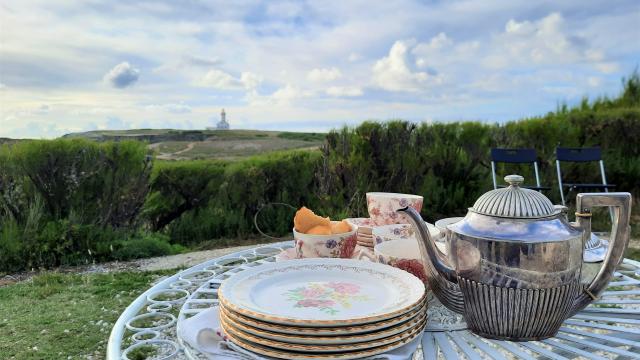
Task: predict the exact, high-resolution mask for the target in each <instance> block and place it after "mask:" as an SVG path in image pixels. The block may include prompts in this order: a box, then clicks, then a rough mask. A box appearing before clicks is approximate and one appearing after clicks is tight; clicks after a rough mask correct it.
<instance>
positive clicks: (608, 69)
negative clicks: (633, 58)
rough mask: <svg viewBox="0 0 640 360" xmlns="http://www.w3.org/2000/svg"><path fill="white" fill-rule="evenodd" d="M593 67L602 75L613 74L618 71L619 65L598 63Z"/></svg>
mask: <svg viewBox="0 0 640 360" xmlns="http://www.w3.org/2000/svg"><path fill="white" fill-rule="evenodd" d="M595 67H596V69H598V71H600V72H601V73H604V74H613V73H615V72H618V71H620V65H618V64H617V63H615V62H599V63H596V64H595Z"/></svg>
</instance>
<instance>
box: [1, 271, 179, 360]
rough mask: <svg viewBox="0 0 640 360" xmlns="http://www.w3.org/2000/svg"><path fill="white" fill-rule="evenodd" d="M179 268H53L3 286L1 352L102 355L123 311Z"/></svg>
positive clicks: (6, 355)
mask: <svg viewBox="0 0 640 360" xmlns="http://www.w3.org/2000/svg"><path fill="white" fill-rule="evenodd" d="M175 272H176V270H163V271H154V272H119V273H109V274H83V275H76V274H61V273H55V272H52V273H45V274H42V275H38V276H35V277H34V278H32V279H31V280H30V281H26V282H22V283H18V284H15V285H10V286H6V287H2V288H0V354H2V355H1V356H0V357H1V358H3V359H104V358H105V356H106V354H105V352H106V345H107V341H108V337H109V333H110V332H111V328H112V327H113V324H114V323H115V321H116V320H117V319H118V316H119V315H120V313H121V312H122V311H123V310H124V309H125V308H126V307H127V305H128V304H129V303H131V301H133V300H134V299H135V298H136V297H137V296H138V295H139V294H141V293H142V292H144V291H145V290H146V289H148V288H149V287H150V286H151V284H152V283H153V282H155V281H157V280H158V278H160V277H161V276H164V275H171V274H174V273H175Z"/></svg>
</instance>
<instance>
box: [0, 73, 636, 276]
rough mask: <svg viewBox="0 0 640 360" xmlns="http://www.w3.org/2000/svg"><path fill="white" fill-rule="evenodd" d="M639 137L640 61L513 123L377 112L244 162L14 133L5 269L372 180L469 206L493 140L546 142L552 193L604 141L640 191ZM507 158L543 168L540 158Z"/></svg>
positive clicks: (441, 210)
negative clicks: (597, 86) (615, 93)
mask: <svg viewBox="0 0 640 360" xmlns="http://www.w3.org/2000/svg"><path fill="white" fill-rule="evenodd" d="M639 138H640V79H639V78H638V76H637V75H636V74H634V76H632V78H631V79H629V80H628V81H627V82H626V83H625V88H624V92H623V93H622V94H621V96H619V97H618V98H616V99H613V100H610V99H599V100H597V101H595V102H593V103H588V102H586V101H585V102H583V103H582V104H581V105H579V106H577V107H576V108H573V109H568V108H566V107H561V108H560V109H558V111H556V112H554V113H550V114H547V115H546V116H542V117H537V118H531V119H525V120H521V121H515V122H510V123H507V124H503V125H501V124H486V123H478V122H461V123H448V124H439V123H438V124H424V123H423V124H414V123H409V122H404V121H391V122H386V123H378V122H365V123H363V124H361V125H360V126H358V127H356V128H343V129H339V130H335V131H331V132H330V133H329V134H327V136H326V141H325V145H324V146H323V147H322V149H321V150H320V151H291V152H282V153H273V154H268V155H263V156H259V157H253V158H248V159H244V160H240V161H236V162H228V161H205V160H196V161H179V162H165V161H151V160H150V157H149V156H148V155H149V154H148V150H147V148H146V144H144V143H140V142H127V141H123V142H119V143H110V142H106V143H96V142H91V141H86V140H77V139H76V140H67V139H60V140H52V141H25V142H17V143H12V144H5V145H3V146H2V147H0V271H3V270H4V271H6V270H16V269H24V268H30V267H40V266H45V267H50V266H57V265H60V264H66V263H82V262H88V261H103V260H108V259H125V258H131V257H138V256H148V255H158V254H163V253H172V252H177V251H181V250H182V249H183V248H182V247H181V245H187V246H191V245H193V244H197V243H199V242H201V241H203V240H210V239H218V238H238V237H247V236H252V235H255V234H257V230H256V227H255V224H254V221H255V220H257V223H258V225H259V226H260V228H261V229H262V231H264V232H265V233H268V234H272V235H285V234H287V233H289V232H290V229H291V223H292V221H291V220H292V217H293V213H294V209H295V208H297V207H299V206H302V205H306V206H308V207H310V208H312V209H314V210H317V211H318V212H320V213H322V214H323V215H329V216H332V217H334V218H341V217H346V216H364V215H365V214H366V206H365V201H364V200H365V193H366V192H368V191H390V192H406V193H414V194H420V195H423V196H424V197H425V203H424V209H423V217H425V218H426V219H428V220H431V221H433V220H435V219H438V218H441V217H446V216H454V215H463V214H464V213H465V212H466V209H467V207H469V206H471V205H472V204H473V201H474V200H475V199H476V198H477V197H478V196H479V195H480V194H482V193H484V192H485V191H487V190H489V189H491V188H492V184H491V175H490V165H489V151H490V148H492V147H533V148H535V149H536V150H537V151H538V157H539V163H540V171H541V174H542V182H543V184H544V185H547V186H551V187H552V188H553V190H552V191H549V192H547V193H546V194H547V195H548V196H549V197H551V199H552V200H553V201H554V202H556V203H558V202H559V195H558V191H557V180H556V173H555V164H554V160H555V148H556V147H557V146H576V147H583V146H601V147H602V149H603V152H604V160H605V163H606V166H607V176H608V179H609V181H610V182H611V183H615V184H617V185H618V189H619V190H621V191H630V192H632V193H633V194H634V196H635V197H636V198H638V197H640V181H639V180H638V179H640V142H639V141H638V139H639ZM498 172H499V173H500V174H502V175H506V174H508V173H515V172H517V173H520V174H522V175H524V176H525V178H527V180H528V182H529V183H531V182H533V176H532V172H531V169H530V168H529V167H523V166H520V167H518V166H516V167H510V168H505V167H499V169H498ZM565 174H566V177H567V178H569V179H577V180H579V181H584V182H596V181H598V180H599V173H598V169H597V167H596V166H595V165H592V166H591V167H587V166H581V167H565ZM572 196H573V195H572ZM276 203H277V204H290V205H291V206H292V207H293V208H291V207H288V206H286V205H274V204H276ZM265 206H266V207H265ZM639 208H640V207H638V206H636V211H635V213H636V214H638V211H637V210H638V209H639ZM258 212H259V216H258V217H257V219H255V216H256V214H257V213H258ZM635 216H636V217H637V216H638V215H635Z"/></svg>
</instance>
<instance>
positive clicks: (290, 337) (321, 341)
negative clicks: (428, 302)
mask: <svg viewBox="0 0 640 360" xmlns="http://www.w3.org/2000/svg"><path fill="white" fill-rule="evenodd" d="M424 309H425V308H422V309H421V311H420V312H419V313H418V315H417V316H415V317H414V318H412V319H410V320H408V321H405V322H403V323H400V324H398V325H395V326H391V327H388V328H384V329H381V330H377V331H375V330H374V331H371V332H367V333H361V334H349V335H339V336H317V335H300V334H299V333H298V334H295V335H294V334H282V333H278V332H273V331H268V330H264V329H262V328H259V327H257V326H249V325H245V324H243V323H242V322H239V321H235V320H233V318H232V316H230V315H229V314H227V313H226V311H224V310H222V311H221V312H220V317H223V318H224V321H225V322H226V323H228V324H229V325H231V326H233V327H234V328H236V329H238V330H240V331H242V332H244V333H248V334H251V335H253V336H257V337H260V338H263V339H267V340H273V341H280V342H283V343H289V344H301V345H339V344H357V343H366V342H371V341H374V340H379V339H384V338H388V337H392V336H395V335H398V334H400V333H405V332H407V331H411V330H412V329H413V328H414V327H416V326H418V324H420V323H422V322H424V321H425V319H426V315H427V312H426V311H425V310H424ZM256 325H258V326H259V325H260V324H256ZM368 347H370V346H368ZM354 349H355V348H354Z"/></svg>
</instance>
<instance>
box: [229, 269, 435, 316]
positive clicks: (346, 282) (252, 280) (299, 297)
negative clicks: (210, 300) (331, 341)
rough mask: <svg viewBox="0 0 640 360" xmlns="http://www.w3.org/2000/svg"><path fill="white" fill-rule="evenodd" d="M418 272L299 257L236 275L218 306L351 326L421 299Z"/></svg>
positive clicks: (399, 310)
mask: <svg viewBox="0 0 640 360" xmlns="http://www.w3.org/2000/svg"><path fill="white" fill-rule="evenodd" d="M424 294H425V287H424V284H423V283H422V281H420V280H419V279H418V278H416V277H415V276H413V275H411V274H409V273H407V272H405V271H402V270H400V269H396V268H393V267H390V266H386V265H383V264H377V263H371V262H364V261H358V260H351V259H332V258H324V259H299V260H290V261H286V262H280V263H268V264H263V265H260V266H256V267H253V268H251V269H247V270H245V271H242V272H239V273H236V274H235V275H233V276H231V277H230V278H228V279H227V280H225V281H224V282H223V283H222V286H221V287H220V289H219V290H218V298H219V301H220V304H221V305H222V306H223V307H224V308H227V309H230V310H233V311H235V312H238V313H240V314H242V315H244V316H248V317H251V318H254V319H258V320H260V321H266V322H271V323H276V324H285V325H296V326H309V327H317V326H325V327H326V326H351V325H358V324H367V323H371V322H376V321H380V320H385V319H390V318H393V317H396V316H400V315H402V314H404V313H406V312H408V311H410V310H411V309H412V308H414V307H415V306H416V305H417V304H419V303H420V301H422V298H423V296H424Z"/></svg>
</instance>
